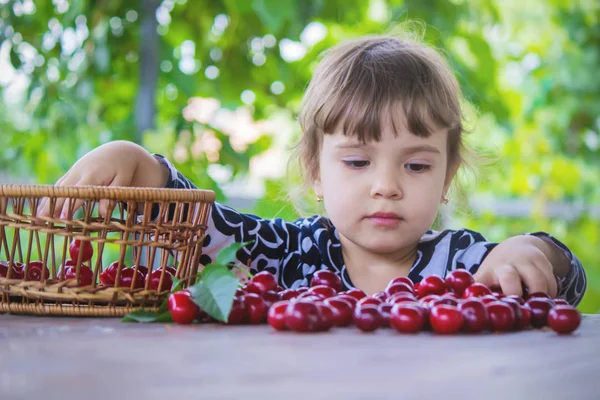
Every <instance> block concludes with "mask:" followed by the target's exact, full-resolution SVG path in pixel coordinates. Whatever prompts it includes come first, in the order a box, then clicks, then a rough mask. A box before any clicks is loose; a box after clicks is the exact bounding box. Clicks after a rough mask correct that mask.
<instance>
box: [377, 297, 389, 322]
mask: <svg viewBox="0 0 600 400" xmlns="http://www.w3.org/2000/svg"><path fill="white" fill-rule="evenodd" d="M377 311H379V315H380V316H381V326H390V312H391V311H392V305H391V304H390V303H381V304H380V305H379V306H378V307H377Z"/></svg>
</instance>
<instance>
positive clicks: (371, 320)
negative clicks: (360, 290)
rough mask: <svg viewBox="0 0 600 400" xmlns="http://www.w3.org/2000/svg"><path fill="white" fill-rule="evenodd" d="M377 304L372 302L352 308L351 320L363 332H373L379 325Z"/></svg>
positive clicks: (379, 318)
mask: <svg viewBox="0 0 600 400" xmlns="http://www.w3.org/2000/svg"><path fill="white" fill-rule="evenodd" d="M377 307H378V306H376V305H374V304H366V305H363V306H362V307H356V308H355V309H354V315H353V317H352V320H353V321H354V325H356V327H357V328H358V329H360V330H361V331H363V332H374V331H375V330H377V328H379V327H380V326H381V323H382V321H381V315H380V314H379V310H378V309H377Z"/></svg>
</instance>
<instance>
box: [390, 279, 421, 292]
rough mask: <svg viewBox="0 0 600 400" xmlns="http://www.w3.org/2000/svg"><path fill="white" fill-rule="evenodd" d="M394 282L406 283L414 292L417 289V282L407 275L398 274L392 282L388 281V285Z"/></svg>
mask: <svg viewBox="0 0 600 400" xmlns="http://www.w3.org/2000/svg"><path fill="white" fill-rule="evenodd" d="M394 283H406V284H407V285H408V286H410V288H411V289H412V291H413V292H414V291H415V284H414V283H413V281H411V280H410V278H409V277H407V276H398V277H396V278H394V279H392V280H391V281H390V283H388V286H392V285H393V284H394Z"/></svg>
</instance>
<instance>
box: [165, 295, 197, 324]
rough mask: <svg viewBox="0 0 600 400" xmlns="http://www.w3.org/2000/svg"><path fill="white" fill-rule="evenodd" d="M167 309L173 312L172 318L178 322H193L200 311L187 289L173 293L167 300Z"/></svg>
mask: <svg viewBox="0 0 600 400" xmlns="http://www.w3.org/2000/svg"><path fill="white" fill-rule="evenodd" d="M167 309H168V310H169V311H170V312H171V318H172V319H173V322H175V323H176V324H191V323H192V322H193V321H194V320H195V319H196V316H197V315H198V312H199V311H200V308H199V307H198V305H197V304H196V303H194V302H193V301H192V298H191V295H190V292H188V291H187V290H182V291H180V292H176V293H173V294H171V295H170V296H169V300H168V301H167Z"/></svg>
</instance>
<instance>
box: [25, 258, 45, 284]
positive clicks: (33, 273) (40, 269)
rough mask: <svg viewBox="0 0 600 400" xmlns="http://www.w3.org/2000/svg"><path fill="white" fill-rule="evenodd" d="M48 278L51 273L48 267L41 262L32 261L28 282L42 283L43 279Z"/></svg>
mask: <svg viewBox="0 0 600 400" xmlns="http://www.w3.org/2000/svg"><path fill="white" fill-rule="evenodd" d="M23 271H25V270H23ZM42 274H43V278H42ZM48 277H50V271H48V267H46V266H45V265H44V264H42V262H41V261H31V262H30V263H29V269H28V271H27V280H28V281H41V280H43V279H48Z"/></svg>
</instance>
